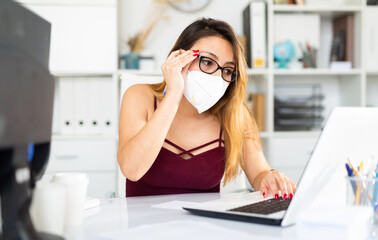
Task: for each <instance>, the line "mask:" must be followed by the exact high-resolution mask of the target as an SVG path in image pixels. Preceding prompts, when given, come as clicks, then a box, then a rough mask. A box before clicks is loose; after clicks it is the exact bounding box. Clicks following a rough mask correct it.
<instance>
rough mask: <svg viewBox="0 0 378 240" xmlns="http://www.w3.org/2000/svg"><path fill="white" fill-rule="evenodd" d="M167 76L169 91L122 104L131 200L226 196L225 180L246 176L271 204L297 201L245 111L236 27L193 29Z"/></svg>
mask: <svg viewBox="0 0 378 240" xmlns="http://www.w3.org/2000/svg"><path fill="white" fill-rule="evenodd" d="M161 69H162V72H163V75H164V81H163V82H162V83H160V84H155V85H133V86H132V87H130V88H129V89H128V90H127V91H126V92H125V94H124V96H123V100H122V107H121V112H120V121H119V149H118V163H119V166H120V168H121V170H122V173H123V174H124V175H125V176H126V178H127V179H126V196H127V197H131V196H145V195H157V194H178V193H199V192H219V185H220V181H221V179H222V177H223V175H224V179H225V183H228V182H229V181H230V180H232V179H233V178H235V177H236V176H237V175H238V173H239V171H240V168H241V169H242V170H244V172H245V174H246V176H247V178H248V180H249V182H250V183H251V185H252V187H253V188H254V189H255V190H260V191H261V193H262V194H263V196H264V197H266V196H267V195H268V193H272V194H273V195H274V196H275V198H276V199H278V198H279V195H278V191H281V194H282V197H283V198H284V199H288V198H292V197H293V194H294V192H295V188H296V187H295V184H294V183H293V182H292V181H291V180H290V179H289V178H288V177H286V176H285V175H283V173H281V172H279V171H275V170H273V169H271V168H270V166H269V164H268V163H267V161H266V159H265V157H264V154H263V152H262V148H261V143H260V139H259V133H258V129H257V126H256V123H255V121H254V119H253V117H252V115H251V114H250V112H249V111H248V109H247V108H246V107H245V106H244V105H243V95H244V92H245V88H246V84H247V76H246V73H245V70H246V63H245V59H244V55H243V50H242V48H241V46H240V44H239V42H238V40H237V38H236V35H235V33H234V31H233V29H232V28H231V26H230V25H228V24H227V23H225V22H223V21H218V20H214V19H201V20H198V21H195V22H193V23H192V24H190V25H189V26H188V27H187V28H186V29H185V30H184V31H183V32H182V33H181V35H180V36H179V38H178V40H177V41H176V44H175V45H174V47H173V48H172V50H171V52H170V54H169V56H168V57H167V59H166V61H165V63H164V64H163V65H162V67H161Z"/></svg>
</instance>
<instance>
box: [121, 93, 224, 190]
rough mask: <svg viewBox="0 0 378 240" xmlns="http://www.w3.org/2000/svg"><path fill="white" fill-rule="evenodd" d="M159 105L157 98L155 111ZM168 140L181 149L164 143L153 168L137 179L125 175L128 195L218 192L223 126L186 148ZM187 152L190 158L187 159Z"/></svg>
mask: <svg viewBox="0 0 378 240" xmlns="http://www.w3.org/2000/svg"><path fill="white" fill-rule="evenodd" d="M156 108H157V103H156V97H155V99H154V111H155V110H156ZM164 141H165V142H166V143H167V144H169V145H171V146H173V147H174V148H176V149H178V150H180V151H181V152H180V153H179V154H177V153H174V152H172V151H171V150H169V149H167V148H165V147H162V148H161V149H160V152H159V154H158V156H157V157H156V159H155V161H154V163H153V164H152V166H151V168H150V169H149V170H148V171H147V172H146V174H145V175H144V176H143V177H142V178H141V179H140V180H138V181H136V182H133V181H131V180H129V179H126V197H133V196H146V195H162V194H180V193H202V192H219V185H220V181H221V179H222V177H223V174H224V167H225V166H224V147H223V146H222V142H223V140H222V127H221V129H220V133H219V138H218V139H215V140H213V141H210V142H208V143H205V144H202V145H200V146H198V147H195V148H192V149H189V150H185V149H183V148H181V147H180V146H178V145H176V144H174V143H173V142H171V141H169V140H168V139H165V140H164ZM216 142H219V145H218V146H217V147H215V148H212V149H210V150H207V151H204V152H202V153H199V154H196V155H194V154H193V152H194V151H197V150H199V149H201V148H204V147H206V146H209V145H211V144H214V143H216ZM184 156H188V157H189V159H185V158H184Z"/></svg>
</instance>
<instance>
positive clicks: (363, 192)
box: [346, 177, 378, 223]
mask: <svg viewBox="0 0 378 240" xmlns="http://www.w3.org/2000/svg"><path fill="white" fill-rule="evenodd" d="M346 179H347V204H348V205H355V206H371V207H372V209H373V211H374V223H378V212H377V210H378V178H361V177H346Z"/></svg>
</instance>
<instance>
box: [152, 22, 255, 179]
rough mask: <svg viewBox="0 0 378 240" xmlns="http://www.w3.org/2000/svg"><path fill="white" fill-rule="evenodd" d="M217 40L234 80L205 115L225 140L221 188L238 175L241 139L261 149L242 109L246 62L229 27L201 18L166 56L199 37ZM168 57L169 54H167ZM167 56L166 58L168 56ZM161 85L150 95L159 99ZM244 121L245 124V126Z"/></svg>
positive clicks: (153, 89)
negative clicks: (228, 55) (227, 51)
mask: <svg viewBox="0 0 378 240" xmlns="http://www.w3.org/2000/svg"><path fill="white" fill-rule="evenodd" d="M209 36H217V37H221V38H223V39H225V40H227V41H228V42H230V43H231V45H232V49H233V54H234V61H235V65H236V69H237V70H238V71H239V73H240V74H239V76H238V78H237V79H236V80H235V81H233V82H231V83H230V84H229V86H228V88H227V90H226V92H225V94H224V95H223V97H222V98H221V99H220V100H219V101H218V102H217V103H216V104H215V105H214V106H213V107H211V108H210V109H209V110H208V111H209V112H210V113H211V114H213V115H216V116H217V117H218V119H219V121H220V123H221V126H222V129H223V132H224V140H225V150H226V151H225V177H224V184H226V183H228V182H230V181H231V180H232V179H234V178H235V177H236V176H237V175H238V174H239V172H240V168H239V167H240V166H241V167H243V166H242V158H243V142H244V138H250V139H253V140H254V142H255V144H256V145H257V146H258V148H259V149H261V143H260V138H259V134H258V129H257V125H256V123H255V121H254V119H253V117H252V115H251V114H250V112H249V111H248V109H247V108H246V107H245V106H244V105H243V98H244V92H245V88H246V85H247V80H248V79H247V75H246V62H245V58H244V53H243V49H242V46H241V45H240V43H239V41H238V39H237V37H236V34H235V32H234V31H233V29H232V27H231V26H230V25H229V24H228V23H226V22H223V21H220V20H215V19H211V18H207V19H206V18H203V19H200V20H197V21H195V22H193V23H192V24H190V25H189V26H188V27H187V28H186V29H185V30H184V31H183V32H182V33H181V35H180V36H179V38H178V39H177V41H176V43H175V45H174V46H173V48H172V49H171V51H170V53H171V52H173V51H176V50H178V49H184V50H189V49H190V48H191V47H192V46H193V45H194V44H195V43H196V42H197V41H198V40H199V39H201V38H203V37H209ZM170 53H169V54H170ZM169 54H168V55H169ZM165 85H166V83H165V81H163V82H162V83H158V84H152V85H150V87H151V89H152V91H153V93H154V95H155V96H156V97H158V98H160V99H161V98H163V97H164V96H163V91H164V88H165ZM246 121H247V122H246Z"/></svg>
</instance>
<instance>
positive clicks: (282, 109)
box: [274, 84, 324, 131]
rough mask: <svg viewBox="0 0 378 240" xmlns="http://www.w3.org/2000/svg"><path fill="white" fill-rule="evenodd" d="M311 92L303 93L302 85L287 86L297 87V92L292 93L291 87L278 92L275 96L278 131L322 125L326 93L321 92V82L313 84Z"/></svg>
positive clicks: (275, 118)
mask: <svg viewBox="0 0 378 240" xmlns="http://www.w3.org/2000/svg"><path fill="white" fill-rule="evenodd" d="M312 85H313V86H307V87H310V88H311V89H310V91H309V92H310V94H303V92H306V91H301V90H300V88H301V87H306V86H294V85H293V86H287V88H290V87H292V88H295V90H296V92H298V93H297V94H290V93H289V92H290V89H289V91H287V92H286V93H278V94H276V96H275V97H274V104H275V106H274V115H275V117H274V125H275V130H276V131H305V130H306V131H307V130H315V129H319V128H320V127H321V124H322V122H323V116H322V113H323V109H324V107H323V105H322V101H323V99H324V95H323V94H322V93H321V86H320V84H312Z"/></svg>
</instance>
